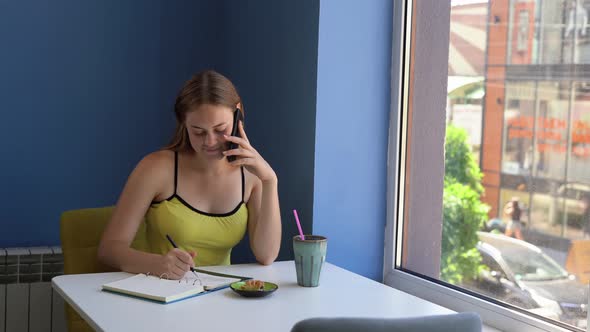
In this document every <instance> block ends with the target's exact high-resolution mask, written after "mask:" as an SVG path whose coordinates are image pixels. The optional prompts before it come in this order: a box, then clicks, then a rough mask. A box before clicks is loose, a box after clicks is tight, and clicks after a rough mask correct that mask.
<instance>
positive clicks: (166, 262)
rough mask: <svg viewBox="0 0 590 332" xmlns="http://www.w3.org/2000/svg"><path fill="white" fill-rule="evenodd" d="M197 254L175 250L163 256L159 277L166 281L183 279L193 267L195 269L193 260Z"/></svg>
mask: <svg viewBox="0 0 590 332" xmlns="http://www.w3.org/2000/svg"><path fill="white" fill-rule="evenodd" d="M195 255H196V254H195V253H194V252H192V251H190V252H186V251H184V250H181V249H178V248H173V249H172V250H170V251H168V253H167V254H166V255H163V256H161V257H162V259H161V261H160V267H159V271H158V272H157V274H158V276H161V277H163V278H166V279H174V280H178V279H182V278H183V277H184V275H185V274H186V272H188V271H190V268H191V267H195V262H194V260H193V258H194V257H195Z"/></svg>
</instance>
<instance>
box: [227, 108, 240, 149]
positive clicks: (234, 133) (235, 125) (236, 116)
mask: <svg viewBox="0 0 590 332" xmlns="http://www.w3.org/2000/svg"><path fill="white" fill-rule="evenodd" d="M239 120H242V114H241V112H240V109H239V108H236V110H235V111H234V122H233V124H232V128H231V136H236V137H240V134H239V132H238V121H239ZM242 121H243V120H242ZM237 147H238V145H237V144H236V143H233V142H229V144H228V148H227V149H228V150H232V149H236V148H237ZM227 160H228V161H234V160H236V156H227Z"/></svg>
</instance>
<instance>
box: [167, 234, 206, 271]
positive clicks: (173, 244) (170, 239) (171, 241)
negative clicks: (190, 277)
mask: <svg viewBox="0 0 590 332" xmlns="http://www.w3.org/2000/svg"><path fill="white" fill-rule="evenodd" d="M166 238H167V239H168V241H169V242H170V244H171V245H172V246H173V247H174V248H176V249H178V246H177V245H176V243H174V240H172V238H171V237H170V235H168V234H166ZM190 269H191V272H192V273H194V274H195V276H196V277H197V278H199V276H198V275H197V272H196V271H195V269H194V268H193V267H191V268H190Z"/></svg>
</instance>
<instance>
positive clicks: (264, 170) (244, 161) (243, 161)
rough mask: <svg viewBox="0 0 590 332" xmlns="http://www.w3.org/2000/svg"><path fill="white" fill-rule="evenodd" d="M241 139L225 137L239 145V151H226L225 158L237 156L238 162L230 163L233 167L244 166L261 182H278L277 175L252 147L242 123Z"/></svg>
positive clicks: (240, 124)
mask: <svg viewBox="0 0 590 332" xmlns="http://www.w3.org/2000/svg"><path fill="white" fill-rule="evenodd" d="M238 129H239V131H240V136H241V137H236V136H228V135H224V137H225V139H226V140H227V141H229V142H233V143H236V144H238V145H239V147H238V148H237V149H232V150H227V151H224V152H223V154H224V155H225V156H236V157H237V158H236V160H234V161H232V162H230V165H232V166H244V167H245V168H246V169H247V170H248V171H249V172H250V173H252V174H254V175H256V176H257V177H258V178H259V179H260V180H261V181H263V182H264V181H270V180H274V181H276V179H277V175H276V174H275V172H274V170H273V169H272V168H271V167H270V165H269V164H268V163H267V162H266V160H264V158H262V156H261V155H260V154H259V153H258V151H256V149H254V148H253V147H252V145H250V141H249V140H248V136H246V132H245V131H244V125H243V123H242V121H240V123H239V125H238Z"/></svg>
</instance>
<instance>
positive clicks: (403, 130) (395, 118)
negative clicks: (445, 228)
mask: <svg viewBox="0 0 590 332" xmlns="http://www.w3.org/2000/svg"><path fill="white" fill-rule="evenodd" d="M420 1H421V2H422V3H424V4H425V5H424V6H420V7H416V1H413V0H394V2H393V26H392V58H391V87H392V90H391V107H390V123H389V138H388V156H387V196H386V203H387V211H386V218H387V220H386V227H385V248H384V261H383V282H384V283H385V284H387V285H389V286H392V287H394V288H396V289H399V290H401V291H404V292H407V293H409V294H412V295H415V296H417V297H420V298H423V299H425V300H428V301H430V302H433V303H436V304H439V305H441V306H444V307H447V308H449V309H451V310H455V311H472V312H477V313H479V315H480V316H481V318H482V320H483V321H484V323H485V324H486V325H488V326H491V327H494V328H498V329H501V330H509V331H523V332H528V331H535V332H536V331H570V329H566V328H564V327H561V326H559V325H556V324H552V323H550V322H548V321H545V320H542V319H538V318H536V317H534V316H531V315H528V314H526V313H524V312H520V311H517V310H513V309H510V308H507V307H504V306H501V305H498V304H496V303H493V302H491V301H488V300H485V299H482V298H480V297H477V296H474V295H470V294H468V293H466V292H463V291H461V290H458V289H454V288H452V287H448V286H446V285H443V284H441V283H438V282H435V281H433V280H432V278H429V277H427V276H421V275H418V274H417V273H410V272H409V271H404V270H402V269H400V264H401V261H402V243H403V242H402V238H403V235H404V232H405V231H406V230H405V229H404V225H403V223H404V220H408V216H409V215H410V214H411V212H413V211H414V210H415V208H416V207H417V206H418V202H417V200H414V201H411V202H410V199H408V203H409V204H407V205H406V197H405V196H404V195H405V194H404V193H405V192H407V191H408V190H409V192H410V193H411V194H412V195H415V196H417V197H421V196H420V194H425V195H426V196H428V198H430V200H431V202H429V201H426V204H422V205H421V206H420V207H419V209H421V210H429V212H430V213H431V215H436V214H437V213H438V214H439V215H440V217H439V218H440V220H441V225H442V213H441V211H442V210H441V209H440V208H441V206H442V177H441V178H440V179H437V180H440V185H441V188H440V189H441V190H440V192H439V193H438V196H439V201H440V202H438V204H429V203H434V202H432V200H433V196H432V193H427V192H424V190H425V188H424V186H418V185H416V183H415V181H412V178H410V177H408V174H409V173H408V170H409V169H410V167H411V164H410V163H409V162H410V161H412V160H411V157H415V156H409V155H408V154H407V153H406V151H407V148H408V146H411V144H416V142H417V141H422V140H425V141H428V140H429V139H430V140H432V137H429V138H428V137H427V138H424V137H421V136H418V135H415V137H414V138H412V137H411V134H412V131H414V129H413V128H409V127H408V125H409V123H410V119H412V116H413V115H415V114H416V113H417V112H420V113H421V114H426V115H427V116H430V117H433V116H434V117H433V118H436V114H437V113H436V112H438V113H440V114H442V118H443V121H444V112H442V113H441V112H440V109H441V107H440V105H438V107H437V105H436V103H437V102H438V99H437V96H436V94H432V95H428V98H424V96H421V98H422V99H427V101H426V104H427V103H428V102H429V103H430V104H431V106H433V107H430V108H424V109H419V108H418V107H414V106H417V105H414V104H411V103H412V102H413V100H412V97H413V96H412V95H411V90H410V89H409V87H410V84H413V85H414V89H412V90H418V89H417V88H416V87H419V88H420V87H424V88H426V84H428V83H430V84H431V85H432V84H433V83H432V82H434V84H436V82H438V81H441V80H444V82H445V84H444V93H445V98H446V80H447V68H446V66H447V62H448V48H446V49H445V48H438V49H437V48H429V45H416V44H414V43H416V40H418V39H420V37H424V34H427V33H432V31H433V30H436V28H438V31H445V29H446V31H448V30H449V26H448V25H449V24H450V0H448V1H446V2H444V4H445V5H446V6H448V13H443V14H441V13H440V6H441V3H443V1H440V0H429V1H428V0H420ZM417 12H418V13H419V14H420V15H421V16H422V17H421V18H420V19H419V20H416V17H415V15H416V13H417ZM445 14H446V15H449V16H445ZM445 19H446V23H443V24H441V22H445ZM413 22H416V23H415V24H414V23H413ZM418 24H420V25H419V26H418ZM437 24H439V25H438V26H437ZM444 24H446V26H441V25H444ZM432 25H435V28H434V29H433V27H432ZM412 33H414V36H412ZM421 34H422V35H421ZM410 37H413V39H411V38H410ZM439 37H442V38H446V41H445V42H446V43H447V45H448V42H449V34H448V32H447V33H446V34H445V33H444V32H443V33H442V34H439V35H437V38H439ZM412 48H414V50H415V51H416V52H415V53H418V51H419V50H420V49H422V50H424V49H426V48H428V52H427V53H428V56H429V57H431V58H437V57H442V58H444V59H446V60H445V61H444V66H445V68H442V66H443V65H441V62H440V61H439V62H437V63H434V64H433V65H434V66H436V65H438V67H434V68H438V69H440V70H430V71H429V75H428V79H427V80H426V79H424V77H422V78H417V77H416V76H415V77H414V78H413V81H410V75H409V74H410V72H411V71H413V72H414V73H416V71H414V69H415V68H412V66H413V62H414V60H415V59H414V58H412V54H411V53H410V51H411V49H412ZM411 62H412V63H411ZM431 68H432V67H431ZM443 76H444V77H443ZM421 84H422V85H421ZM430 90H432V88H431V89H429V91H430ZM439 97H440V96H438V98H439ZM420 104H421V105H422V106H424V105H426V104H424V103H420ZM410 106H412V109H410ZM412 113H414V114H412ZM424 125H425V124H424ZM409 129H410V131H408V130H409ZM433 135H434V137H436V136H437V135H438V137H439V141H444V129H443V131H442V138H443V139H442V140H440V135H441V133H440V128H438V127H437V128H435V129H434V134H433ZM435 145H436V144H435ZM414 146H415V145H414ZM420 147H421V148H423V146H422V145H421V146H420ZM430 148H432V147H428V149H430ZM443 148H444V147H443V144H439V146H438V147H434V149H435V150H436V149H439V150H438V151H436V153H438V154H440V153H441V152H442V150H443ZM443 153H444V152H443ZM432 159H433V160H432V162H428V163H421V164H419V166H420V167H419V170H416V168H411V171H412V173H418V172H428V173H431V174H434V176H435V177H440V170H441V169H443V175H444V158H438V159H441V160H438V159H437V158H432ZM408 165H410V166H408ZM437 174H438V175H437ZM406 178H408V179H407V180H406ZM435 186H436V184H435ZM436 189H438V188H430V191H431V192H433V191H434V192H435V191H437V190H436ZM420 190H422V192H420ZM428 198H427V199H428ZM421 203H423V202H421ZM425 207H426V209H425ZM436 209H438V211H436ZM398 221H399V222H398ZM403 249H404V250H406V248H403ZM429 279H430V280H429ZM571 330H573V331H578V330H579V329H573V328H572V329H571Z"/></svg>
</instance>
